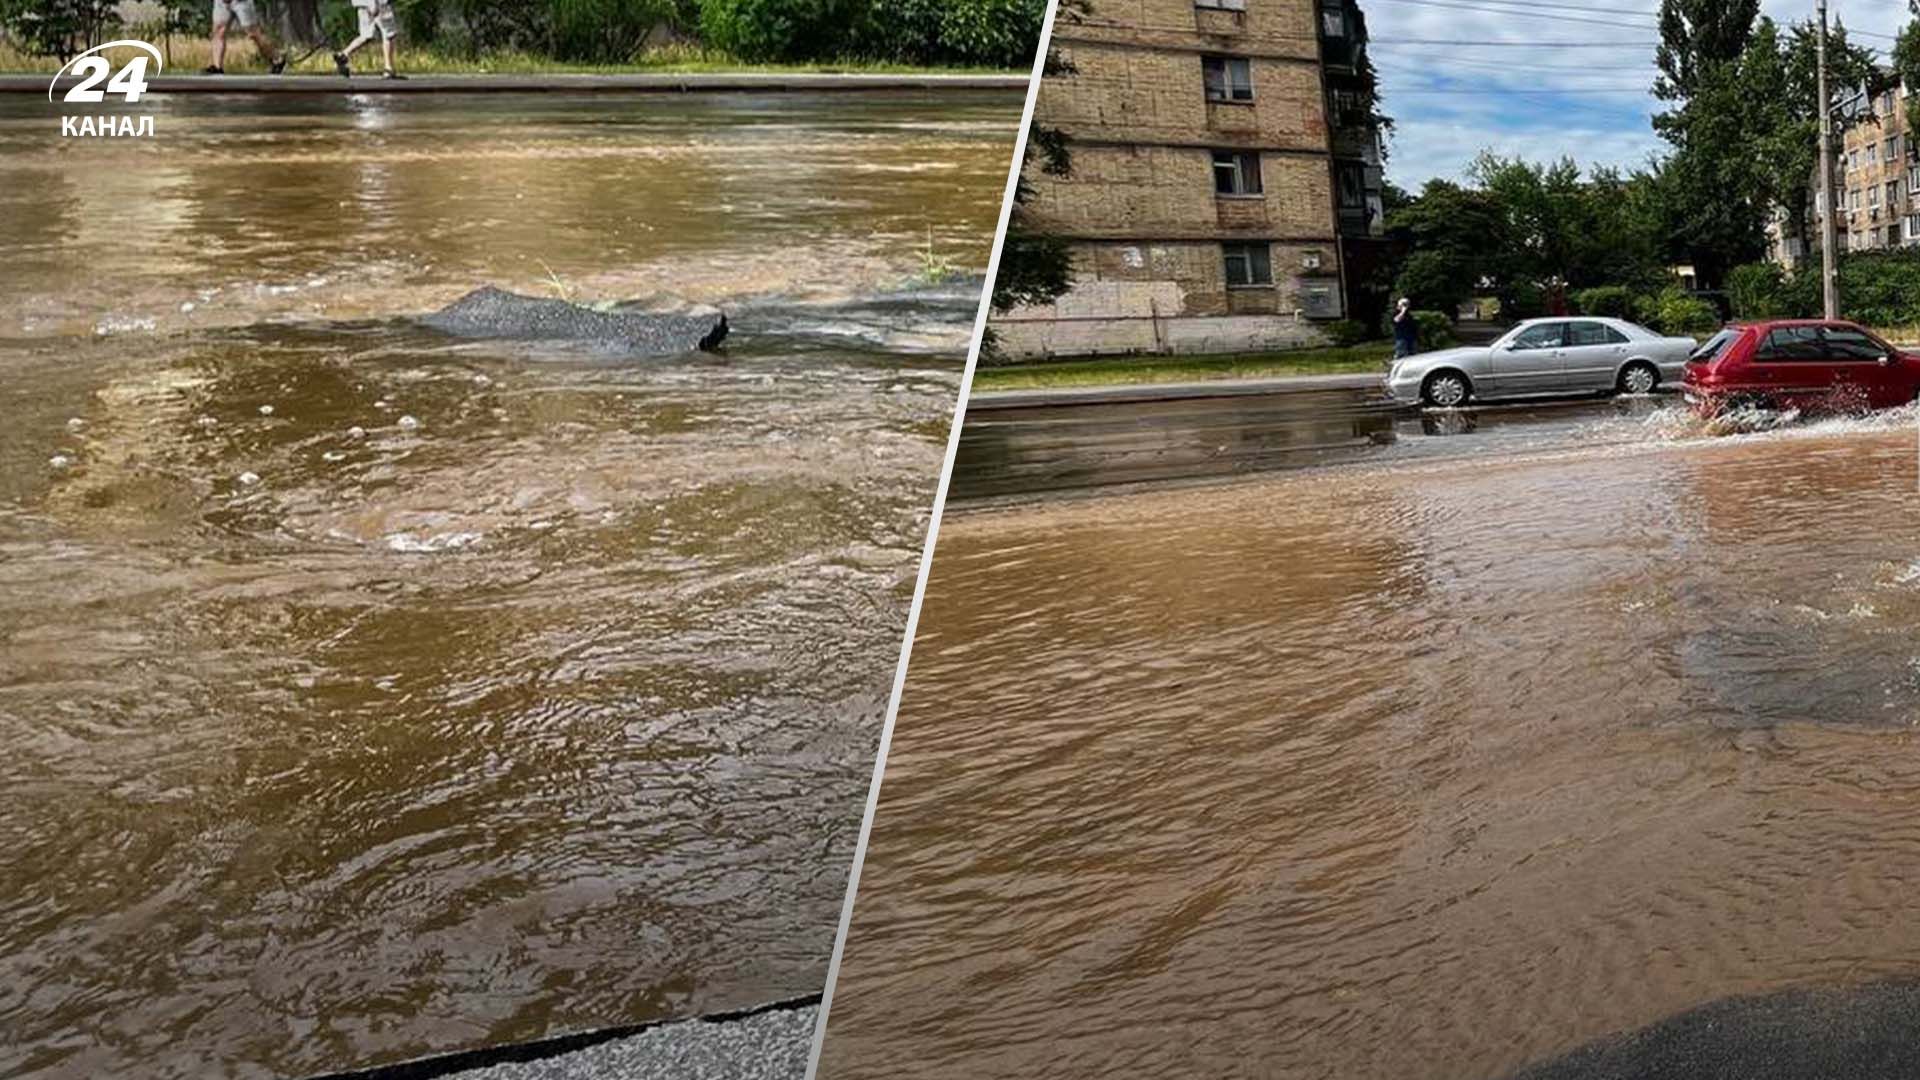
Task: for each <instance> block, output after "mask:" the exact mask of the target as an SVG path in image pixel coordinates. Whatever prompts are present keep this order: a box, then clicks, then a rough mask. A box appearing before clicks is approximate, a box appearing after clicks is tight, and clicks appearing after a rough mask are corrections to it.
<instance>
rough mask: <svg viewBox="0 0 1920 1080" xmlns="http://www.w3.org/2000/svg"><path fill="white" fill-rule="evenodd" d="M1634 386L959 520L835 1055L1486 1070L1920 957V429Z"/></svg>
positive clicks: (1911, 963) (999, 1062) (885, 1073)
mask: <svg viewBox="0 0 1920 1080" xmlns="http://www.w3.org/2000/svg"><path fill="white" fill-rule="evenodd" d="M1586 413H1587V415H1586V417H1585V418H1584V419H1582V420H1578V421H1576V420H1575V419H1574V417H1576V416H1577V415H1579V414H1580V410H1570V411H1567V412H1565V413H1562V414H1558V415H1561V416H1563V417H1564V418H1565V419H1564V422H1563V421H1561V420H1554V421H1551V422H1549V421H1545V420H1543V421H1541V422H1540V423H1539V424H1536V425H1533V426H1531V427H1529V426H1527V425H1524V424H1521V425H1516V426H1514V427H1512V428H1511V429H1510V430H1509V431H1508V432H1507V435H1505V436H1501V438H1508V439H1510V441H1509V442H1506V443H1502V442H1500V441H1499V440H1498V439H1496V438H1495V437H1494V436H1495V435H1497V434H1498V432H1497V430H1495V429H1491V428H1486V427H1483V428H1482V429H1481V431H1482V433H1483V434H1484V435H1485V436H1486V438H1484V439H1482V441H1480V442H1478V443H1475V442H1473V441H1471V440H1466V441H1462V440H1431V441H1433V442H1436V443H1437V442H1447V443H1450V444H1451V445H1453V446H1456V447H1468V446H1479V447H1481V448H1482V450H1484V451H1485V452H1459V451H1451V452H1449V453H1446V454H1443V455H1437V456H1431V457H1421V456H1412V457H1401V458H1396V459H1383V460H1377V461H1376V460H1366V459H1361V460H1357V461H1355V462H1353V463H1350V464H1346V465H1339V466H1334V467H1327V468H1312V469H1300V470H1296V471H1291V472H1282V473H1275V474H1272V475H1268V476H1264V477H1258V478H1252V479H1246V480H1242V481H1239V482H1235V483H1233V484H1216V485H1212V486H1207V487H1192V486H1189V487H1186V488H1183V489H1174V490H1167V489H1162V490H1149V491H1138V492H1132V493H1126V494H1120V495H1110V496H1105V497H1098V498H1080V499H1072V500H1058V499H1055V500H1050V501H1046V502H1040V503H1034V504H1030V505H1026V506H1023V507H1018V508H1012V509H999V510H990V511H976V512H972V513H966V512H963V513H960V514H958V515H952V514H950V515H949V517H948V520H947V521H946V523H945V525H944V527H943V529H942V534H941V539H940V545H939V550H938V552H937V553H936V557H935V560H934V563H933V571H932V575H931V578H930V580H929V583H928V591H927V597H926V601H925V607H924V609H923V611H922V616H921V620H920V629H919V634H918V637H917V640H916V642H915V647H914V655H913V661H912V667H911V669H910V673H909V679H908V685H907V688H906V693H905V698H904V702H903V706H902V711H901V715H900V718H899V721H898V725H897V729H896V732H895V735H894V739H893V744H892V752H891V754H890V757H889V759H888V764H887V774H886V781H885V784H884V787H883V789H882V796H881V802H880V808H879V812H878V816H877V818H876V821H875V826H874V831H873V839H872V846H871V848H870V851H869V854H868V857H867V861H866V864H865V869H864V871H863V876H862V880H861V885H862V888H861V894H860V898H859V903H858V906H857V908H856V911H855V917H854V922H853V928H852V932H851V935H850V937H849V943H848V947H847V952H846V956H845V961H844V966H843V968H842V971H841V976H840V980H839V983H838V986H837V990H836V992H835V996H834V1000H833V1007H832V1013H831V1028H830V1031H829V1033H828V1038H827V1041H826V1059H825V1063H824V1065H825V1067H824V1070H823V1075H825V1076H828V1077H832V1078H834V1080H848V1078H867V1077H873V1078H879V1077H890V1078H893V1077H934V1076H954V1075H965V1076H975V1077H1013V1076H1033V1075H1046V1076H1058V1077H1093V1076H1110V1075H1130V1076H1131V1075H1153V1076H1195V1077H1199V1076H1208V1077H1212V1076H1263V1077H1289V1078H1292V1077H1302V1078H1305V1077H1363V1076H1365V1077H1372V1076H1382V1077H1387V1076H1391V1077H1421V1078H1459V1080H1470V1078H1473V1080H1478V1078H1491V1077H1501V1076H1507V1075H1509V1074H1512V1073H1514V1072H1515V1071H1517V1070H1521V1069H1524V1068H1527V1067H1529V1066H1533V1065H1537V1064H1540V1063H1543V1062H1548V1061H1552V1060H1554V1059H1556V1058H1558V1057H1559V1056H1560V1055H1563V1054H1565V1053H1567V1052H1568V1051H1570V1050H1572V1049H1573V1048H1575V1047H1578V1046H1581V1045H1582V1044H1585V1043H1587V1042H1589V1041H1590V1040H1594V1039H1598V1038H1601V1037H1604V1036H1607V1035H1609V1034H1610V1033H1618V1032H1626V1031H1632V1030H1636V1029H1639V1028H1642V1027H1644V1026H1646V1025H1649V1024H1654V1023H1656V1022H1660V1021H1662V1020H1663V1019H1665V1018H1668V1017H1671V1016H1673V1015H1675V1014H1678V1013H1681V1012H1683V1011H1684V1010H1689V1009H1693V1008H1696V1007H1699V1006H1703V1005H1707V1004H1709V1003H1714V1002H1719V1001H1721V1000H1723V999H1726V998H1728V997H1730V996H1733V995H1746V994H1759V993H1766V992H1771V991H1778V990H1796V991H1800V990H1804V991H1818V992H1825V991H1829V990H1835V989H1846V988H1852V987H1861V986H1869V985H1880V984H1883V983H1889V982H1890V981H1891V982H1892V983H1895V984H1897V983H1898V981H1899V980H1903V979H1904V980H1910V979H1912V978H1913V977H1914V976H1915V975H1916V974H1920V932H1916V930H1915V929H1914V926H1913V921H1912V919H1911V917H1910V916H1911V911H1912V891H1913V884H1914V882H1915V881H1920V824H1916V820H1915V815H1914V809H1915V806H1916V804H1917V803H1920V737H1917V736H1916V724H1920V640H1916V637H1915V634H1914V627H1915V625H1916V624H1920V494H1917V493H1916V484H1917V481H1920V477H1916V468H1915V426H1916V422H1917V421H1920V417H1916V415H1915V414H1914V413H1913V412H1911V411H1908V410H1903V411H1901V412H1897V413H1891V414H1886V415H1884V416H1880V417H1876V418H1871V419H1866V420H1838V419H1836V420H1828V421H1821V422H1811V423H1806V422H1801V423H1794V424H1790V425H1788V426H1786V427H1784V428H1782V429H1779V430H1772V431H1765V432H1759V433H1752V434H1745V435H1734V436H1716V435H1713V434H1710V433H1707V432H1703V431H1700V430H1699V429H1698V428H1696V427H1693V426H1691V422H1690V421H1688V420H1687V419H1686V418H1684V417H1683V416H1682V415H1681V414H1680V413H1679V411H1678V408H1677V406H1675V405H1674V404H1672V403H1671V402H1666V403H1658V404H1656V405H1655V406H1654V407H1653V408H1652V410H1651V411H1649V412H1647V413H1646V414H1645V415H1644V416H1636V415H1632V414H1631V412H1629V413H1627V414H1621V415H1614V414H1611V413H1608V414H1605V415H1599V413H1600V410H1599V409H1594V408H1589V409H1587V410H1586ZM1556 425H1558V426H1557V427H1556ZM1556 431H1557V434H1556ZM1413 441H1414V440H1412V439H1411V438H1403V439H1402V440H1401V441H1400V442H1399V443H1396V444H1395V445H1396V446H1405V445H1408V444H1409V443H1411V442H1413ZM1503 447H1504V448H1503ZM1391 452H1392V451H1391V450H1389V453H1391ZM1843 1003H1844V999H1843ZM1880 1015H1881V1016H1882V1018H1884V1012H1882V1013H1881V1014H1880ZM1850 1019H1851V1018H1850V1017H1849V1015H1848V1013H1847V1012H1846V1010H1845V1009H1844V1008H1837V1009H1835V1010H1833V1011H1832V1012H1831V1013H1830V1014H1828V1018H1827V1020H1826V1021H1825V1022H1823V1023H1821V1024H1819V1025H1817V1026H1818V1027H1819V1029H1821V1030H1826V1031H1831V1032H1834V1033H1835V1034H1836V1036H1837V1037H1842V1036H1844V1033H1845V1032H1847V1031H1848V1030H1850V1029H1849V1028H1848V1027H1847V1024H1848V1023H1849V1021H1850ZM1542 1075H1555V1076H1560V1075H1566V1076H1575V1075H1579V1076H1585V1075H1588V1074H1586V1073H1577V1072H1574V1071H1572V1070H1568V1071H1567V1072H1565V1073H1561V1072H1553V1073H1551V1074H1542ZM1663 1075H1667V1074H1663ZM1671 1075H1690V1074H1689V1073H1687V1072H1685V1071H1684V1070H1683V1071H1680V1072H1676V1073H1672V1074H1671ZM1691 1075H1699V1073H1698V1072H1695V1073H1692V1074H1691Z"/></svg>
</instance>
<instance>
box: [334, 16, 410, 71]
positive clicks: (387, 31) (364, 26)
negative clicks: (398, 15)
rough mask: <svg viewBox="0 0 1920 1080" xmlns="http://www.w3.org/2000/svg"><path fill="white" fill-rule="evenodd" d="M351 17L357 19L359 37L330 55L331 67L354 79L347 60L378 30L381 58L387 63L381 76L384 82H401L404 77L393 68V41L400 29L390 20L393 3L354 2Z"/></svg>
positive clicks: (392, 19)
mask: <svg viewBox="0 0 1920 1080" xmlns="http://www.w3.org/2000/svg"><path fill="white" fill-rule="evenodd" d="M353 11H354V14H356V15H358V16H360V36H359V37H357V38H354V39H353V40H352V41H350V42H348V43H347V47H346V48H344V49H341V50H340V51H339V52H337V53H334V54H333V66H334V67H335V68H337V69H338V70H339V72H340V74H341V76H342V77H344V78H351V77H352V76H353V69H352V68H351V67H348V66H347V61H348V60H349V59H350V58H352V56H353V54H354V52H355V51H356V50H358V49H359V48H360V46H362V45H365V44H366V43H367V42H369V41H372V40H373V32H374V31H375V30H378V31H380V58H381V59H382V60H384V61H385V62H386V70H385V71H384V73H382V75H381V76H380V77H381V78H383V79H404V78H406V76H405V75H402V74H400V73H399V72H398V71H395V70H394V69H393V39H394V38H395V37H397V36H399V33H400V29H399V26H398V24H397V23H396V22H395V20H394V17H393V0H353Z"/></svg>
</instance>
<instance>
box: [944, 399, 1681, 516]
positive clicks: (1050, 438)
mask: <svg viewBox="0 0 1920 1080" xmlns="http://www.w3.org/2000/svg"><path fill="white" fill-rule="evenodd" d="M1061 396H1062V397H1063V398H1068V399H1071V398H1072V397H1073V395H1061ZM1673 400H1674V398H1673V397H1672V396H1671V395H1669V394H1665V393H1661V394H1654V395H1642V396H1635V397H1622V398H1599V399H1596V398H1591V397H1588V398H1572V399H1565V400H1542V401H1527V402H1516V403H1508V404H1495V405H1476V406H1472V407H1469V408H1464V409H1410V408H1406V407H1404V406H1401V405H1398V404H1396V403H1394V402H1392V401H1389V400H1386V399H1384V398H1383V397H1382V396H1381V394H1380V392H1379V390H1378V388H1377V387H1376V386H1372V385H1368V386H1366V387H1344V388H1335V389H1325V390H1318V389H1316V390H1307V391H1302V390H1298V389H1292V388H1289V389H1287V390H1286V391H1285V392H1280V393H1222V394H1215V395H1203V394H1200V393H1194V394H1192V395H1190V396H1184V397H1178V398H1154V397H1151V396H1148V395H1140V396H1138V397H1133V398H1129V397H1125V396H1123V397H1119V398H1116V399H1112V400H1103V399H1102V398H1100V397H1094V396H1092V395H1088V396H1086V397H1083V398H1081V399H1079V400H1062V401H1059V402H1057V403H1056V402H1050V401H1047V400H1045V399H1042V400H1039V401H1036V400H1034V399H1033V397H1031V396H1030V395H1026V394H1001V395H994V394H987V395H979V396H975V397H972V398H970V399H969V400H968V402H967V424H966V427H965V428H964V429H963V430H962V432H961V435H960V449H959V453H958V455H957V456H956V457H955V459H954V471H953V485H952V488H951V497H953V498H955V499H960V500H971V499H983V498H994V497H1018V496H1024V495H1033V494H1041V493H1047V492H1066V491H1080V490H1092V489H1098V488H1106V487H1113V486H1118V485H1124V484H1147V483H1155V482H1160V481H1169V480H1197V479H1206V478H1222V477H1232V476H1240V475H1245V474H1248V473H1256V472H1268V471H1273V470H1279V469H1299V468H1308V467H1312V466H1321V465H1333V464H1351V463H1358V462H1389V461H1403V460H1409V459H1416V458H1431V457H1452V456H1462V455H1479V454H1508V453H1514V452H1517V451H1523V450H1525V449H1527V448H1530V447H1552V446H1556V445H1559V444H1561V443H1563V442H1564V441H1566V440H1567V439H1569V438H1578V439H1579V440H1580V441H1582V442H1583V443H1585V444H1587V445H1594V444H1595V443H1597V442H1634V441H1638V440H1640V439H1643V438H1645V437H1646V436H1647V435H1648V432H1647V431H1645V430H1643V429H1642V425H1644V424H1653V425H1656V426H1661V425H1664V426H1671V424H1670V420H1671V417H1670V414H1669V413H1667V412H1666V411H1665V410H1663V407H1662V406H1663V404H1664V403H1669V402H1672V401H1673Z"/></svg>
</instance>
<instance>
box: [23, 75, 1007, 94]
mask: <svg viewBox="0 0 1920 1080" xmlns="http://www.w3.org/2000/svg"><path fill="white" fill-rule="evenodd" d="M51 81H52V76H49V75H45V74H39V75H0V93H15V94H23V93H34V94H43V95H44V94H46V93H47V92H48V89H49V87H48V84H49V83H50V82H51ZM74 81H75V80H74V79H73V78H72V77H71V76H63V77H61V79H60V86H61V87H63V88H64V87H70V86H72V85H73V83H74ZM1026 88H1027V76H1025V75H932V74H928V75H867V74H860V73H856V72H804V73H803V72H795V73H792V74H785V75H776V74H758V73H750V72H742V73H739V74H724V73H714V74H705V73H698V74H684V75H666V74H662V75H644V74H634V75H592V74H572V75H569V74H554V75H412V76H409V77H407V78H406V79H393V80H389V79H382V78H380V77H379V76H378V75H377V74H374V75H359V76H355V77H354V78H351V79H343V78H340V77H339V76H338V75H160V76H156V77H154V78H152V79H148V80H147V91H148V92H149V93H154V94H503V93H515V94H527V93H615V94H695V93H707V94H717V93H755V94H769V93H829V92H833V93H844V92H849V91H867V92H873V91H885V92H895V93H898V92H912V93H925V92H931V91H945V90H1005V91H1016V90H1017V91H1022V92H1024V91H1025V90H1026Z"/></svg>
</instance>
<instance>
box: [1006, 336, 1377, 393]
mask: <svg viewBox="0 0 1920 1080" xmlns="http://www.w3.org/2000/svg"><path fill="white" fill-rule="evenodd" d="M1392 357H1393V345H1392V343H1391V342H1368V343H1367V344H1364V345H1355V346H1352V347H1349V348H1320V349H1293V350H1289V351H1285V352H1267V353H1224V354H1207V355H1194V356H1127V357H1114V358H1109V359H1105V360H1056V361H1047V362H1042V363H1029V364H1011V365H1007V366H1005V367H982V368H979V369H978V370H976V371H975V372H974V375H973V389H974V391H975V392H978V393H990V392H992V391H995V390H1055V389H1065V388H1069V387H1076V386H1133V385H1143V384H1148V383H1165V382H1198V381H1201V380H1205V379H1265V378H1280V377H1284V376H1288V375H1347V374H1353V373H1361V374H1376V373H1377V374H1381V375H1384V374H1386V370H1387V361H1388V360H1390V359H1392Z"/></svg>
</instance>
